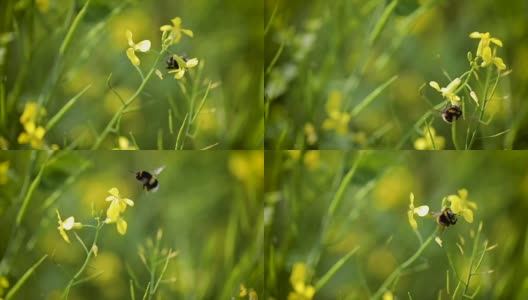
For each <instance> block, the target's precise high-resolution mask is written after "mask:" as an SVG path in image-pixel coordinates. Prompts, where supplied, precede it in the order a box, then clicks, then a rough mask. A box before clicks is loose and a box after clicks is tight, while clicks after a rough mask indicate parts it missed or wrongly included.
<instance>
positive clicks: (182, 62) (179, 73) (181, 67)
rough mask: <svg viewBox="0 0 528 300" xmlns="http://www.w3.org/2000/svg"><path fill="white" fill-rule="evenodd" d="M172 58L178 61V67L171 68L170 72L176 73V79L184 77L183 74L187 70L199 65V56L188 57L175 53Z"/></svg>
mask: <svg viewBox="0 0 528 300" xmlns="http://www.w3.org/2000/svg"><path fill="white" fill-rule="evenodd" d="M172 58H173V59H174V60H175V61H176V62H177V66H178V67H177V68H176V69H173V70H169V74H170V73H174V78H176V79H181V78H183V75H185V70H187V69H191V68H194V67H196V65H198V59H197V58H191V59H187V58H185V57H180V56H178V55H173V56H172Z"/></svg>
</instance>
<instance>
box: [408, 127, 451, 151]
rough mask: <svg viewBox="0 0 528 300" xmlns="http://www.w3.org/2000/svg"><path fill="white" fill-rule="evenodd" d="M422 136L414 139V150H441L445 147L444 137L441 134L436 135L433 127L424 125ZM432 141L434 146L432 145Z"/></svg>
mask: <svg viewBox="0 0 528 300" xmlns="http://www.w3.org/2000/svg"><path fill="white" fill-rule="evenodd" d="M423 135H424V136H423V137H421V138H417V139H416V140H415V141H414V148H415V149H416V150H434V149H436V150H442V149H444V147H445V138H444V137H443V136H437V135H436V131H435V129H434V128H433V127H430V126H425V127H424V131H423ZM433 141H434V146H435V147H433Z"/></svg>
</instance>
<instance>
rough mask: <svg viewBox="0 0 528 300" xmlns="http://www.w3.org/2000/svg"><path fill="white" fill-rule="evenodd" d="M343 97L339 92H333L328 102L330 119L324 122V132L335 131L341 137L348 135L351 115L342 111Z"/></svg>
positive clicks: (327, 111) (327, 107)
mask: <svg viewBox="0 0 528 300" xmlns="http://www.w3.org/2000/svg"><path fill="white" fill-rule="evenodd" d="M342 104H343V95H342V94H341V93H340V92H338V91H332V92H331V93H330V96H329V97H328V101H327V102H326V107H325V108H326V113H327V114H328V118H327V119H326V120H324V122H323V129H324V130H335V131H336V132H337V133H338V134H340V135H346V134H347V133H348V123H349V122H350V118H351V116H350V114H349V113H346V112H343V111H342V106H343V105H342Z"/></svg>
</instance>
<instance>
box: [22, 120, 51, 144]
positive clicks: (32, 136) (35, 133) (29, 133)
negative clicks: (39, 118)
mask: <svg viewBox="0 0 528 300" xmlns="http://www.w3.org/2000/svg"><path fill="white" fill-rule="evenodd" d="M24 129H25V130H26V131H25V132H22V133H20V135H19V136H18V140H17V141H18V143H19V144H21V145H23V144H30V145H31V148H33V149H40V148H42V145H43V144H44V141H43V139H44V135H46V129H44V127H42V126H38V127H37V126H36V125H35V123H33V122H29V123H26V124H24Z"/></svg>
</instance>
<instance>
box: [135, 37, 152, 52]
mask: <svg viewBox="0 0 528 300" xmlns="http://www.w3.org/2000/svg"><path fill="white" fill-rule="evenodd" d="M134 49H136V50H139V51H141V52H147V51H149V50H150V41H149V40H144V41H141V42H139V43H137V44H136V45H135V46H134Z"/></svg>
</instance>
